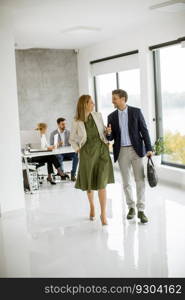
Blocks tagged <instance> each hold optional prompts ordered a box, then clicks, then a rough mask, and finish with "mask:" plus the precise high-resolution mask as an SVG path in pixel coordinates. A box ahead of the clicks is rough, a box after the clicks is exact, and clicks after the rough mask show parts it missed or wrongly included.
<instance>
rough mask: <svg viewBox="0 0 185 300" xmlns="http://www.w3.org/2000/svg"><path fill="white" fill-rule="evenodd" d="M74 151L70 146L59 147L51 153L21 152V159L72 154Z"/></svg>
mask: <svg viewBox="0 0 185 300" xmlns="http://www.w3.org/2000/svg"><path fill="white" fill-rule="evenodd" d="M74 152H75V151H74V149H73V148H72V147H71V146H66V147H60V148H58V149H54V150H52V151H46V152H43V151H41V152H35V153H26V154H25V153H24V152H22V157H30V158H31V157H38V156H46V155H57V154H62V153H74Z"/></svg>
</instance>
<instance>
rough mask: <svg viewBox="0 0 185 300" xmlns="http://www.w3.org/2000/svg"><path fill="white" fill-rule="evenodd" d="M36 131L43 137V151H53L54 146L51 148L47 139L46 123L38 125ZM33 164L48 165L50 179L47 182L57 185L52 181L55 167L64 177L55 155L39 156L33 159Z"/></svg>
mask: <svg viewBox="0 0 185 300" xmlns="http://www.w3.org/2000/svg"><path fill="white" fill-rule="evenodd" d="M35 130H38V131H40V136H41V149H46V150H53V149H54V148H55V147H54V146H49V145H48V143H47V139H46V132H47V124H46V123H39V124H38V125H37V128H36V129H35ZM32 162H36V163H37V162H38V163H47V170H48V178H47V181H49V182H50V183H51V184H56V182H54V181H53V180H52V176H51V174H53V173H54V170H53V165H54V166H55V168H56V169H57V171H58V174H59V175H60V176H61V177H62V176H64V174H63V172H62V171H61V169H60V163H59V162H58V159H57V158H56V156H55V155H46V156H39V157H33V158H32Z"/></svg>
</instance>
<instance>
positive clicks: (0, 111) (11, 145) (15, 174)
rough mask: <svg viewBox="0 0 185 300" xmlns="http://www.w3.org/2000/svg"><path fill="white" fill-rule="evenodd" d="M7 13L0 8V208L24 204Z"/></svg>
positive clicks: (12, 57) (11, 42)
mask: <svg viewBox="0 0 185 300" xmlns="http://www.w3.org/2000/svg"><path fill="white" fill-rule="evenodd" d="M11 19H12V18H11V15H10V13H9V12H8V11H7V10H6V9H4V8H1V7H0V41H1V47H0V137H1V146H0V166H1V173H0V210H1V214H3V213H5V212H7V211H11V210H14V209H21V208H23V207H24V193H23V184H22V166H21V155H20V137H19V118H18V102H17V87H16V71H15V52H14V39H13V34H12V28H11Z"/></svg>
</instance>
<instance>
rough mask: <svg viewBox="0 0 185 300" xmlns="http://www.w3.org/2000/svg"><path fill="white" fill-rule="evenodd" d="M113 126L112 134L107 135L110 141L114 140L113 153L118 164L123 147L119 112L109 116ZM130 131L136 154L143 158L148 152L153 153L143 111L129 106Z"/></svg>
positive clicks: (109, 121)
mask: <svg viewBox="0 0 185 300" xmlns="http://www.w3.org/2000/svg"><path fill="white" fill-rule="evenodd" d="M109 124H111V127H112V134H111V135H107V139H108V140H109V141H112V140H114V144H113V153H114V161H115V162H116V161H117V159H118V156H119V152H120V147H121V131H120V127H119V118H118V110H115V111H114V112H112V113H111V114H110V115H109V116H108V125H109ZM128 129H129V136H130V140H131V143H132V146H133V148H134V150H135V151H136V153H137V154H138V155H139V156H140V157H143V156H145V154H146V152H147V151H152V146H151V141H150V137H149V133H148V129H147V126H146V122H145V119H144V117H143V114H142V112H141V110H140V109H139V108H137V107H133V106H128Z"/></svg>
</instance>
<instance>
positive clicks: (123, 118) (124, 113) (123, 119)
mask: <svg viewBox="0 0 185 300" xmlns="http://www.w3.org/2000/svg"><path fill="white" fill-rule="evenodd" d="M118 117H119V127H120V131H121V146H131V145H132V143H131V141H130V136H129V130H128V106H127V107H126V108H125V109H124V110H120V109H118Z"/></svg>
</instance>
